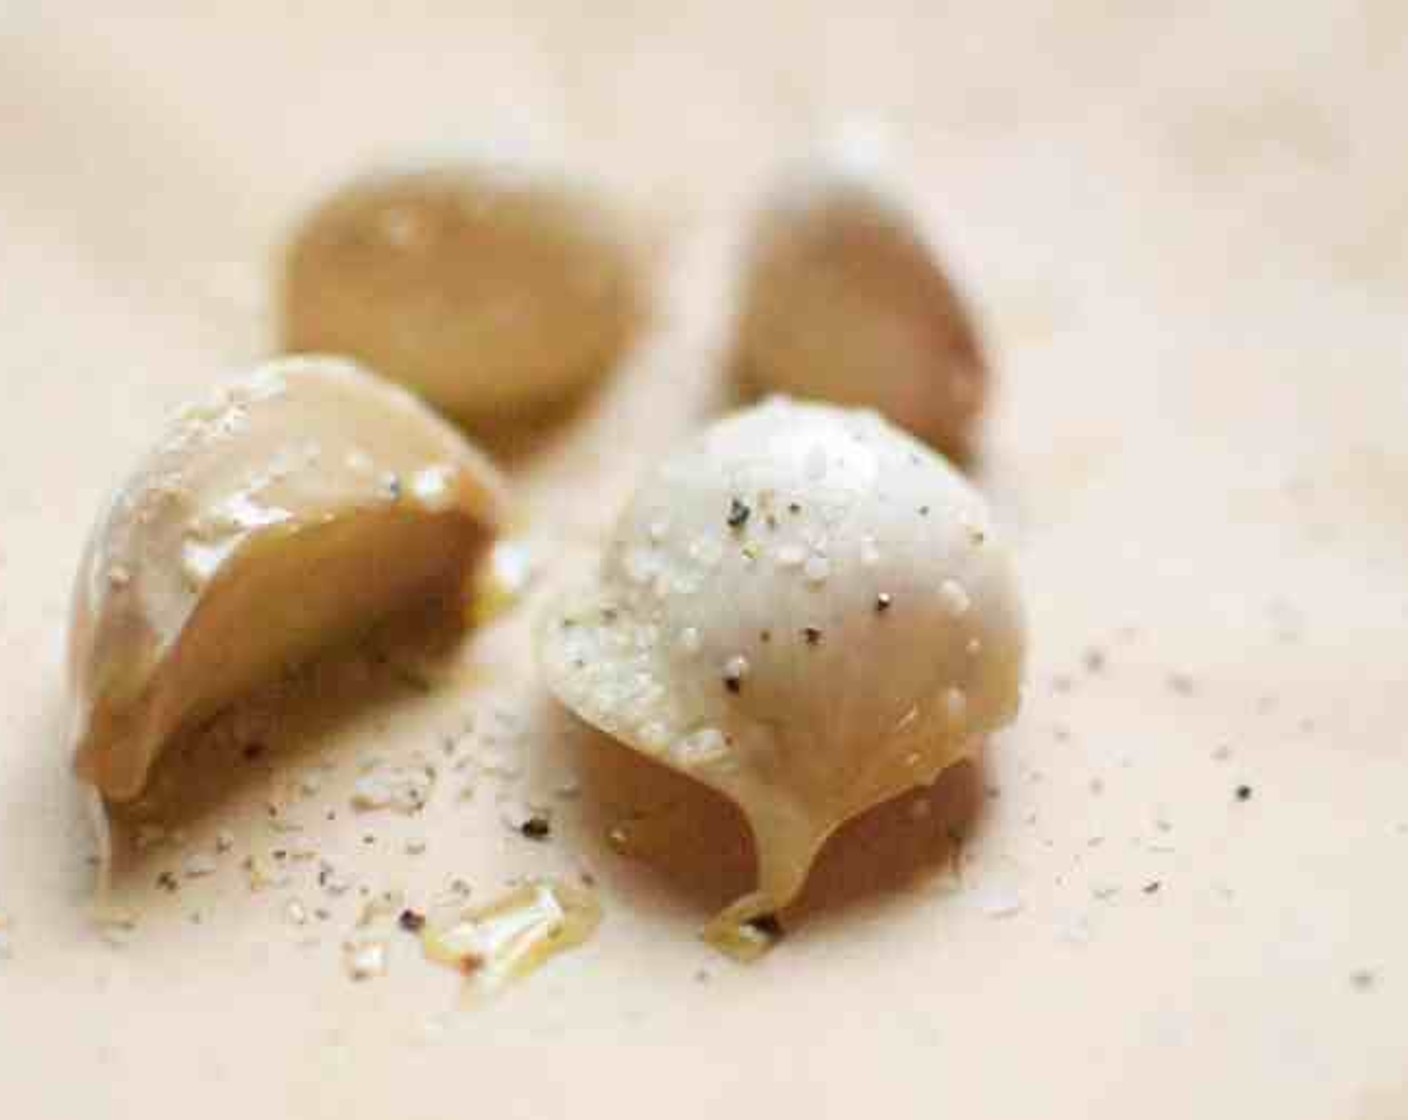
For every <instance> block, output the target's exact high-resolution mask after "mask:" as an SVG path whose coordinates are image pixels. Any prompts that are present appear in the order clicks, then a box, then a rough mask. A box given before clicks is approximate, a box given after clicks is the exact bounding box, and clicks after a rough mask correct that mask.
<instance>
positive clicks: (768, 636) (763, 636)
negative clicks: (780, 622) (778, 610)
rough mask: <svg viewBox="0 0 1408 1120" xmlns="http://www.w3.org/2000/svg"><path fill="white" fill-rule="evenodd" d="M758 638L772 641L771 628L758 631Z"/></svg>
mask: <svg viewBox="0 0 1408 1120" xmlns="http://www.w3.org/2000/svg"><path fill="white" fill-rule="evenodd" d="M758 638H759V639H760V640H762V641H764V642H770V641H772V631H771V630H763V631H760V632H759V634H758Z"/></svg>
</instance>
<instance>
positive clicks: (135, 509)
mask: <svg viewBox="0 0 1408 1120" xmlns="http://www.w3.org/2000/svg"><path fill="white" fill-rule="evenodd" d="M503 505H504V493H503V485H502V483H501V481H500V479H499V476H498V474H497V472H496V471H495V470H494V468H493V467H492V466H491V465H490V464H489V462H488V461H487V460H486V459H485V458H484V457H483V456H482V455H480V454H479V452H477V451H476V450H475V449H474V448H473V447H471V446H470V445H469V444H468V443H467V442H466V441H465V440H464V439H463V437H461V436H460V435H459V434H458V433H457V432H456V431H454V429H453V428H451V427H450V426H449V425H448V424H447V423H445V422H444V421H443V420H441V419H439V418H438V417H436V416H435V415H434V414H433V413H431V412H430V410H429V409H427V408H426V407H425V406H424V405H422V404H421V403H420V402H419V401H417V400H415V399H414V398H413V397H411V396H410V395H409V394H408V393H406V392H404V391H403V390H401V389H399V388H397V387H395V386H393V385H390V384H388V383H386V382H383V381H380V380H378V379H377V378H375V377H373V376H371V375H370V374H368V373H366V372H364V371H363V370H361V369H360V368H358V367H357V366H355V365H353V364H351V363H349V362H346V361H343V360H340V359H333V358H317V357H298V358H286V359H282V360H278V361H274V362H270V363H268V364H267V365H264V366H262V367H261V368H259V369H257V370H256V371H254V372H253V373H252V374H250V375H248V376H245V377H243V378H240V379H238V380H236V381H234V382H232V383H230V384H228V385H227V386H225V387H224V388H222V389H220V390H219V391H218V392H217V393H215V394H214V395H212V397H211V398H210V399H209V400H207V401H206V402H205V403H203V404H199V405H196V406H194V407H191V408H188V409H186V410H185V411H183V412H181V413H180V414H179V415H178V416H177V417H176V418H175V419H174V421H173V423H172V424H171V426H170V427H169V429H168V430H167V432H166V433H165V435H164V436H163V438H162V440H161V442H160V443H159V444H158V446H157V447H156V448H155V449H154V450H153V451H152V452H151V453H150V454H149V455H148V456H147V458H146V460H145V461H144V462H143V463H142V464H141V465H140V466H139V468H138V469H137V471H136V473H135V474H134V475H133V476H132V477H131V478H130V479H129V480H128V481H127V483H126V484H125V485H123V486H122V487H121V488H120V489H119V490H118V492H117V494H116V495H115V497H114V498H113V499H112V501H111V503H110V504H109V506H108V507H107V509H106V510H105V511H104V512H103V514H102V516H101V517H100V518H99V520H98V523H97V525H96V527H95V529H94V531H93V534H92V537H91V539H90V541H89V544H88V547H87V550H86V553H85V555H84V557H83V561H82V565H81V568H80V570H79V573H78V579H77V584H76V586H75V590H74V602H73V612H72V623H71V631H70V635H69V671H70V677H71V684H72V690H73V698H74V729H73V740H74V744H75V750H76V761H77V768H78V772H79V774H80V775H81V776H82V777H83V778H84V779H86V780H87V781H89V782H91V783H92V784H93V785H95V786H96V787H97V788H98V789H99V790H100V791H101V792H102V794H104V795H105V796H106V797H108V798H110V799H112V800H126V799H130V798H132V797H135V796H136V795H137V794H138V793H139V792H140V791H141V789H142V787H143V785H144V783H145V781H146V779H147V774H148V771H149V769H150V767H151V765H152V762H153V760H154V759H155V758H156V756H157V754H158V753H159V752H160V750H161V749H162V747H163V745H164V744H165V743H166V741H167V740H168V739H169V738H170V737H171V736H172V735H173V734H174V733H175V732H176V731H178V730H180V729H181V728H183V727H185V726H188V725H190V724H191V723H193V722H195V721H197V720H200V719H202V718H204V717H207V716H209V715H210V714H212V713H213V712H215V711H216V710H217V709H219V708H220V707H222V706H224V705H226V704H228V703H229V702H230V701H232V700H234V699H235V698H236V697H238V696H240V695H241V694H243V693H245V692H247V691H249V690H250V689H251V688H253V687H254V686H256V685H258V684H260V683H261V682H263V681H264V680H266V679H268V678H270V677H271V676H273V675H274V674H276V673H277V672H279V671H280V669H282V668H283V667H285V666H288V665H291V664H294V663H297V662H300V661H303V660H305V659H306V658H308V657H310V656H311V655H313V654H315V653H317V652H318V651H320V650H321V649H323V648H324V647H326V646H328V645H330V644H332V643H334V642H336V641H337V640H338V639H341V638H344V637H346V636H348V635H349V634H350V633H352V632H354V631H356V630H357V629H360V628H362V627H365V626H367V625H368V624H370V623H372V622H375V621H377V620H378V619H380V618H381V617H383V616H385V615H386V614H388V613H390V612H392V611H394V610H395V609H396V608H397V607H400V606H404V605H406V604H408V603H409V602H411V601H413V600H416V599H419V598H422V597H424V596H426V595H428V594H430V593H433V592H436V591H439V590H444V589H451V588H454V587H455V586H456V585H458V584H459V583H460V581H462V580H463V579H464V578H465V576H466V572H467V570H468V569H469V567H470V564H471V561H472V559H473V558H474V557H475V556H476V555H477V553H478V552H479V551H480V549H481V548H482V547H483V546H484V545H485V543H486V542H487V541H488V540H489V539H490V537H491V536H492V534H493V533H494V531H495V529H496V528H497V526H498V525H499V523H500V521H501V519H502V516H503Z"/></svg>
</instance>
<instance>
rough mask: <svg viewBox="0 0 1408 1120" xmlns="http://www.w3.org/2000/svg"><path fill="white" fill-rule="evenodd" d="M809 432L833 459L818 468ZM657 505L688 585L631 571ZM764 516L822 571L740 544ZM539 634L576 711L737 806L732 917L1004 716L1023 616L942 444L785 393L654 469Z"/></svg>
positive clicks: (974, 503)
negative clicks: (580, 582) (748, 848)
mask: <svg viewBox="0 0 1408 1120" xmlns="http://www.w3.org/2000/svg"><path fill="white" fill-rule="evenodd" d="M817 446H821V447H824V448H825V449H826V452H827V458H828V460H829V462H830V463H831V464H832V466H831V467H830V468H829V469H828V470H827V471H826V472H825V473H824V474H823V475H820V476H819V475H817V473H816V472H815V471H813V470H810V469H809V467H808V463H809V460H810V459H811V458H812V455H811V450H812V449H813V448H814V447H817ZM667 515H668V517H669V518H670V519H671V524H672V525H673V526H674V527H675V530H677V531H672V533H671V534H670V537H669V539H668V540H666V541H660V542H656V543H655V552H654V562H655V563H656V564H657V565H658V566H659V567H660V568H661V569H662V570H664V571H665V572H667V573H668V574H670V575H672V576H673V575H687V576H690V577H691V578H693V579H696V580H697V581H698V586H699V590H698V591H697V593H695V594H691V595H666V596H664V597H660V596H656V595H654V594H652V593H650V592H649V591H648V590H647V589H646V588H643V587H642V586H641V585H639V584H638V583H636V582H635V581H634V580H633V579H632V577H631V573H630V559H629V558H630V557H631V556H632V555H633V554H635V553H636V552H637V551H638V550H639V549H640V548H641V547H643V545H644V543H645V542H646V541H648V540H650V539H651V532H650V527H651V526H652V525H653V524H655V523H656V522H657V521H658V520H659V519H661V518H662V517H665V516H667ZM774 525H778V526H785V527H786V530H787V532H789V533H791V534H795V535H796V536H797V537H798V538H799V539H803V540H808V541H820V540H822V539H823V538H824V540H825V548H826V555H827V557H828V560H829V572H828V578H827V579H826V580H825V581H822V582H817V581H815V580H814V579H810V578H808V576H807V574H806V572H805V571H804V570H803V569H802V568H799V567H796V566H788V565H777V564H762V565H758V564H754V563H753V562H752V561H751V560H750V558H749V555H748V550H749V548H750V547H751V546H753V545H754V544H755V543H758V542H766V541H767V540H768V539H769V535H770V534H773V533H776V532H779V531H780V530H779V529H777V528H774ZM974 526H979V527H981V530H982V531H981V532H973V531H971V529H972V527H974ZM701 545H708V546H709V547H701ZM705 556H708V557H710V558H711V559H709V560H707V561H706V560H705V559H703V557H705ZM948 581H952V583H953V584H955V585H961V587H962V588H963V589H964V596H965V607H964V609H963V610H962V611H955V610H954V609H953V606H954V603H953V595H952V593H951V591H950V592H945V590H944V589H945V587H946V586H948ZM681 634H690V635H691V640H690V641H689V642H688V643H684V642H681V641H680V640H679V638H678V635H681ZM975 642H976V645H975V644H974V643H975ZM536 648H537V655H538V659H539V663H540V665H541V667H542V670H543V673H544V675H545V677H546V679H547V682H548V684H549V686H550V687H551V688H552V690H553V691H554V692H555V693H556V695H557V696H558V697H559V699H561V700H562V702H563V703H564V704H566V705H567V706H568V707H569V708H571V709H572V710H573V711H575V712H576V713H577V714H578V715H580V716H581V717H582V718H583V719H584V720H586V721H587V722H588V723H591V724H593V725H594V726H596V727H598V728H600V729H602V730H604V731H606V732H608V733H609V734H611V735H613V736H615V737H616V738H618V739H620V740H622V741H623V742H625V743H626V744H627V745H629V746H631V747H633V748H634V749H636V750H638V751H640V752H641V753H643V754H646V755H648V756H650V757H651V758H654V759H656V760H658V761H659V762H661V763H663V764H665V765H667V766H671V767H673V768H675V769H677V770H680V771H683V772H684V773H687V774H689V775H691V776H692V777H694V778H696V779H698V780H699V781H702V782H704V783H706V784H708V785H710V786H712V787H714V788H715V789H717V790H719V791H720V792H722V793H723V794H725V795H726V796H728V797H730V798H731V799H732V800H734V801H735V802H736V803H737V804H738V805H739V806H740V807H741V808H742V810H743V812H744V814H745V816H746V817H747V819H748V821H749V824H750V825H751V828H752V831H753V834H754V839H755V841H756V848H757V859H758V890H757V892H756V893H755V894H753V895H750V896H749V897H747V898H745V899H742V900H740V901H739V902H738V903H737V904H735V905H734V906H733V907H731V908H730V909H729V910H728V911H726V912H725V915H724V916H723V917H722V921H723V922H724V923H725V925H731V926H737V925H738V924H739V923H740V922H744V921H747V920H748V919H750V918H757V917H759V916H762V915H767V914H772V913H773V912H775V911H776V910H778V909H779V908H781V907H783V906H785V905H786V904H787V903H788V902H790V901H791V900H792V899H793V898H794V897H795V896H796V895H797V893H798V891H799V890H800V889H801V887H802V884H803V882H804V880H805V878H806V876H807V872H808V870H809V868H810V867H811V864H812V861H813V859H814V858H815V856H816V853H817V851H818V850H819V849H820V847H821V845H822V843H823V842H824V841H825V839H826V837H827V836H828V835H830V833H831V832H832V831H834V830H835V829H836V828H837V826H839V825H840V824H841V823H842V822H844V821H845V820H847V819H848V818H850V817H852V816H854V815H855V814H857V813H859V812H861V811H863V810H864V809H866V808H868V807H870V806H872V805H874V804H876V803H878V802H880V801H883V800H886V799H888V798H890V797H892V796H894V795H896V794H898V793H901V792H902V791H904V790H906V789H909V788H911V787H913V786H918V785H924V784H927V783H929V782H931V781H932V780H933V779H934V778H935V776H937V775H938V774H939V772H940V771H942V770H943V769H944V768H946V767H947V766H949V765H950V764H951V763H953V762H955V761H957V760H958V759H960V758H962V757H963V756H965V755H966V754H969V753H970V752H971V751H972V750H973V749H974V747H975V745H976V744H977V743H978V742H980V741H981V738H982V736H984V735H985V734H986V733H988V732H991V731H993V730H994V729H996V728H998V727H1001V726H1002V725H1003V724H1005V723H1007V722H1008V721H1009V720H1010V719H1011V718H1012V717H1013V716H1014V714H1015V712H1016V709H1017V704H1018V695H1019V685H1020V680H1021V672H1022V661H1023V651H1024V626H1023V620H1022V612H1021V607H1020V603H1019V599H1018V593H1017V588H1016V585H1015V582H1014V579H1013V576H1012V572H1011V568H1010V565H1009V563H1008V560H1007V556H1006V553H1005V550H1004V549H1003V547H1002V544H1001V541H1000V538H999V536H998V534H997V532H996V530H995V529H994V528H993V526H992V525H991V518H990V516H989V513H988V510H987V507H986V504H985V502H984V501H983V499H982V497H981V496H980V495H979V494H978V493H977V492H976V491H975V490H974V489H973V488H972V487H971V486H970V485H969V484H968V483H967V482H966V481H965V480H964V479H963V477H962V476H961V475H959V474H958V473H957V471H955V470H954V469H953V468H952V467H951V466H950V465H949V464H948V463H947V462H946V461H945V460H944V459H943V458H942V457H940V456H938V455H936V454H934V453H933V452H932V451H930V450H929V449H928V448H927V447H924V446H923V445H922V444H919V443H918V442H916V441H915V440H913V439H911V438H910V437H909V436H907V435H905V434H903V433H902V432H900V431H898V430H897V429H896V428H894V427H893V426H891V425H890V424H889V423H887V422H886V421H884V420H882V419H881V418H880V417H879V416H877V415H875V414H874V413H871V412H861V411H851V410H845V409H840V408H835V407H832V406H828V405H818V404H799V403H794V402H792V401H790V400H786V399H783V398H777V399H773V400H771V401H768V402H765V403H764V404H761V405H759V406H756V407H754V408H751V409H748V410H746V411H743V412H740V413H737V414H735V415H733V416H731V417H727V418H725V419H723V420H721V421H719V422H718V423H716V424H714V425H713V426H712V427H711V428H709V429H707V430H706V431H705V432H703V433H702V434H701V435H700V436H699V437H698V438H696V439H695V440H693V441H692V442H691V443H689V444H688V445H687V446H685V447H683V448H681V449H680V450H679V451H678V452H676V453H675V454H673V455H671V456H670V457H669V458H668V459H667V460H666V461H665V462H664V463H662V464H661V465H660V467H659V468H658V469H657V470H656V471H655V472H654V473H653V474H652V475H651V476H649V477H648V478H647V479H646V480H645V482H644V483H643V485H642V486H641V487H640V489H639V490H638V491H637V493H636V495H635V497H634V498H633V499H632V501H631V502H630V503H629V505H628V506H627V508H626V510H625V512H624V514H623V515H622V517H621V519H620V520H619V522H618V523H617V525H616V528H615V532H614V534H613V536H612V538H611V539H610V541H609V543H608V546H607V549H606V552H605V555H604V557H603V560H602V563H601V566H600V569H599V571H598V573H597V574H596V576H595V578H594V579H593V580H592V581H591V582H590V583H589V584H588V585H587V586H585V587H582V588H578V589H575V590H569V591H567V592H566V593H565V594H563V595H562V596H561V597H560V598H559V599H557V600H555V601H554V602H552V603H551V604H550V605H549V608H548V609H547V610H546V612H545V613H544V614H543V616H542V617H541V618H540V619H539V620H538V625H537V634H536ZM755 940H756V939H755Z"/></svg>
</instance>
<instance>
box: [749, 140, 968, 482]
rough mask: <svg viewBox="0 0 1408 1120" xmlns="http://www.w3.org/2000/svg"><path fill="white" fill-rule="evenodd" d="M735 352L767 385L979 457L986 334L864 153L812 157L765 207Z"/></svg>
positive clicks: (959, 455)
mask: <svg viewBox="0 0 1408 1120" xmlns="http://www.w3.org/2000/svg"><path fill="white" fill-rule="evenodd" d="M737 352H738V359H739V367H740V369H741V371H742V373H743V376H744V378H745V380H746V381H748V382H749V383H751V384H752V385H754V386H755V387H757V388H759V389H762V390H764V391H769V392H779V393H791V394H795V395H796V396H800V397H811V398H815V399H818V400H825V401H830V402H833V403H836V404H842V405H850V406H858V407H865V408H873V409H875V410H877V411H878V412H880V413H881V414H883V415H884V416H885V417H886V418H887V419H889V420H890V421H891V422H892V423H895V424H897V425H899V426H900V427H902V428H905V429H906V430H908V431H909V432H911V433H912V434H914V435H916V436H918V437H919V438H920V439H923V440H925V441H926V442H928V443H930V444H931V445H932V446H934V447H936V448H938V449H939V450H940V451H942V452H944V453H945V454H947V455H949V456H950V457H952V458H955V459H963V458H966V457H967V456H968V455H969V454H971V451H972V445H973V442H974V441H973V435H974V432H973V428H974V425H975V422H976V420H977V418H978V415H979V413H980V412H981V410H982V407H983V403H984V398H985V396H986V391H987V381H988V372H987V367H986V365H985V363H984V360H983V355H982V348H981V344H980V340H979V337H978V333H977V330H976V328H975V326H974V324H973V321H972V317H971V315H970V313H969V310H968V308H967V307H966V306H965V303H964V301H963V299H962V297H961V296H960V294H959V292H958V291H957V289H956V288H955V287H954V285H953V284H952V283H951V281H950V280H949V278H948V277H947V276H946V275H945V272H944V269H943V266H942V264H941V263H940V259H939V257H938V255H937V254H936V252H935V251H934V249H933V248H932V247H931V246H930V245H929V244H928V242H927V241H926V240H925V238H924V236H923V234H922V232H921V231H920V229H919V223H918V220H917V218H916V217H915V215H914V214H912V213H911V212H910V211H909V210H908V209H907V207H906V206H905V205H904V204H903V202H902V201H901V200H900V199H899V198H898V197H897V195H896V192H895V191H894V189H893V188H892V186H891V184H890V183H889V182H888V181H887V180H886V179H885V177H884V176H883V174H882V173H881V171H880V169H879V168H878V167H877V165H876V163H875V161H873V160H871V159H869V158H867V157H866V156H865V153H860V154H859V155H858V154H857V153H856V152H854V151H852V150H850V149H849V148H843V149H840V150H838V151H837V152H834V153H829V154H827V155H826V156H824V157H821V158H818V159H815V160H813V161H810V162H808V163H807V164H805V165H804V166H803V167H802V168H801V169H800V170H799V171H795V172H794V173H793V174H791V175H790V176H789V177H788V178H787V180H786V181H785V182H783V183H781V184H780V185H779V186H778V187H777V188H776V190H775V191H774V192H773V194H772V195H771V196H770V197H769V198H768V199H767V200H766V202H765V204H764V206H763V208H762V210H761V212H760V214H759V216H758V218H757V220H756V223H755V226H754V231H753V237H752V241H751V245H750V247H749V250H748V254H747V257H746V260H745V264H744V282H743V289H742V293H741V301H740V314H739V319H738V326H737Z"/></svg>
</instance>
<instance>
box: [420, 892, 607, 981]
mask: <svg viewBox="0 0 1408 1120" xmlns="http://www.w3.org/2000/svg"><path fill="white" fill-rule="evenodd" d="M600 924H601V904H600V903H599V902H598V901H597V899H596V896H595V895H593V894H592V893H591V892H589V891H586V890H583V889H581V888H579V887H575V886H570V885H568V884H567V883H563V882H557V881H554V880H541V881H535V882H530V883H525V884H524V885H523V886H521V887H516V888H514V889H513V890H511V891H509V892H508V893H507V894H505V895H503V896H502V897H500V898H498V899H496V900H494V901H493V902H490V903H488V904H487V905H484V906H480V907H476V908H474V909H471V910H468V911H466V912H465V913H464V914H463V916H462V917H461V918H460V920H459V921H458V922H455V923H454V924H453V925H451V926H448V927H444V928H431V927H430V926H428V925H427V926H426V928H425V929H424V930H422V931H421V945H422V947H423V949H424V950H425V955H426V957H428V958H429V959H430V960H432V961H435V962H437V963H438V964H443V965H447V966H449V967H450V968H454V969H456V970H458V971H459V972H462V973H464V975H465V976H467V977H468V978H469V980H470V982H471V984H472V985H473V986H474V987H475V989H476V990H478V991H481V992H492V991H496V990H498V989H499V988H501V987H503V986H504V985H505V984H508V983H510V982H512V981H515V980H521V979H523V978H525V977H527V976H530V975H532V974H533V973H534V972H536V971H537V970H538V969H539V968H541V967H542V966H543V965H544V964H546V963H547V962H548V961H549V960H551V959H552V958H553V957H555V956H557V955H558V954H559V953H562V952H565V951H566V950H568V949H573V948H576V947H577V946H578V945H581V944H583V943H584V942H586V941H587V940H588V939H589V938H590V937H591V936H592V934H593V933H595V932H596V928H597V926H598V925H600Z"/></svg>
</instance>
